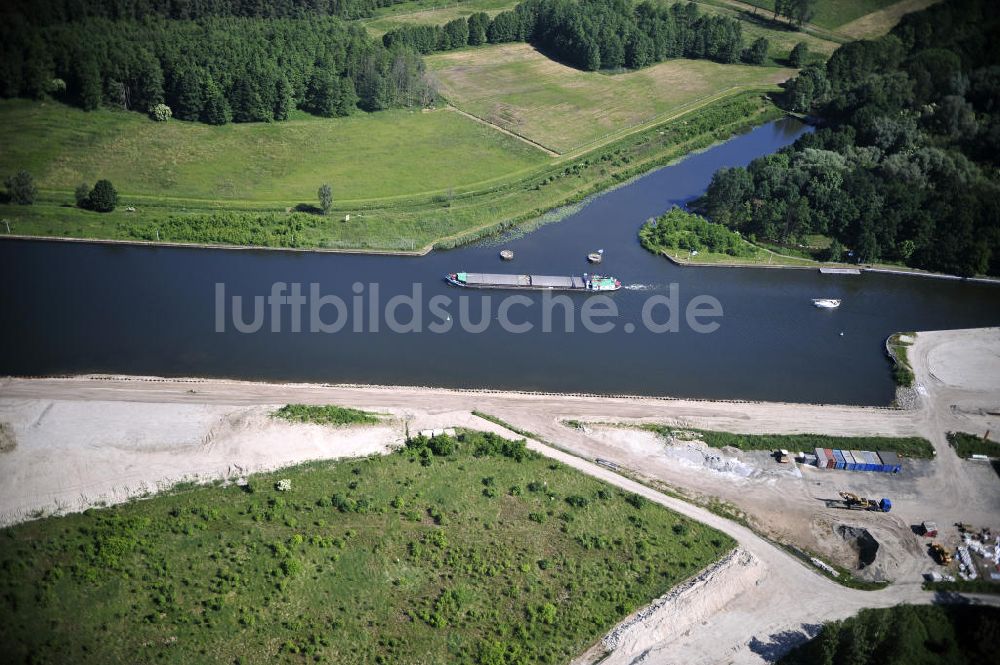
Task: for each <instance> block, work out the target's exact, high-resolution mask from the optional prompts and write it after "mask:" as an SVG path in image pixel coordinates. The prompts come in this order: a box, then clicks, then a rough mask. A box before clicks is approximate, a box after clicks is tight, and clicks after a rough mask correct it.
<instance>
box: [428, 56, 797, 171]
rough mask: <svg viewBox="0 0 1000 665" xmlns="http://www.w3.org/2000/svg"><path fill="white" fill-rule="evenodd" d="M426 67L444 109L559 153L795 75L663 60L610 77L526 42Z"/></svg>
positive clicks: (436, 59)
mask: <svg viewBox="0 0 1000 665" xmlns="http://www.w3.org/2000/svg"><path fill="white" fill-rule="evenodd" d="M427 64H428V68H429V69H430V70H431V71H432V72H433V75H434V78H435V81H436V82H437V84H438V88H439V90H440V92H441V94H442V96H444V97H445V98H446V99H447V100H448V101H449V102H450V103H451V104H454V105H455V106H456V107H458V108H460V109H461V110H463V111H466V112H468V113H471V114H472V115H475V116H476V117H479V118H482V119H484V120H486V121H487V122H489V123H491V124H494V125H497V126H498V127H503V128H504V129H507V130H509V131H512V132H515V133H517V134H519V135H521V136H525V137H527V138H529V139H531V140H532V141H535V142H537V143H539V144H541V145H543V146H545V147H547V148H549V149H551V150H554V151H555V152H559V153H566V152H569V151H572V150H575V149H579V148H581V147H585V146H586V145H587V144H589V143H592V142H595V141H598V140H600V139H602V138H604V137H607V136H609V135H614V134H615V133H616V132H620V131H622V130H625V129H628V128H629V127H633V126H636V125H641V124H643V123H647V122H650V121H652V120H654V119H655V118H656V117H658V116H665V115H669V114H670V113H672V112H677V111H681V110H684V109H685V108H687V107H689V106H691V105H693V104H697V103H698V102H700V101H702V100H705V99H706V98H711V97H712V96H713V95H716V94H719V93H721V92H724V91H728V90H732V89H734V88H735V89H739V88H741V87H765V88H766V87H769V86H775V88H774V89H775V90H777V87H776V84H777V83H779V82H781V81H784V80H785V79H787V78H789V77H791V76H792V75H793V74H794V71H793V70H791V69H785V68H775V67H749V66H746V65H722V64H719V63H715V62H711V61H708V60H669V61H667V62H662V63H659V64H656V65H653V66H651V67H647V68H645V69H641V70H638V71H633V72H628V73H624V74H616V75H613V76H610V75H607V74H602V73H598V72H584V71H580V70H578V69H574V68H572V67H568V66H566V65H563V64H561V63H558V62H556V61H554V60H551V59H549V58H547V57H546V56H544V55H542V54H541V53H539V52H538V51H536V50H535V49H534V48H533V47H532V46H530V45H528V44H504V45H498V46H491V47H488V48H482V49H474V50H466V51H459V52H453V53H438V54H434V55H432V56H429V57H427Z"/></svg>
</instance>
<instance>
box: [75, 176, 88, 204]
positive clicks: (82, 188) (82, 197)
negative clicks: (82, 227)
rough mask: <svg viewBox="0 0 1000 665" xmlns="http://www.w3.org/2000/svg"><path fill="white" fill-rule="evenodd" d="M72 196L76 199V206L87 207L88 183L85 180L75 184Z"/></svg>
mask: <svg viewBox="0 0 1000 665" xmlns="http://www.w3.org/2000/svg"><path fill="white" fill-rule="evenodd" d="M73 197H74V198H75V199H76V207H78V208H84V209H86V208H89V207H90V185H88V184H87V183H85V182H81V183H80V184H79V185H77V186H76V189H75V190H74V191H73Z"/></svg>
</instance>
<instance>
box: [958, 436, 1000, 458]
mask: <svg viewBox="0 0 1000 665" xmlns="http://www.w3.org/2000/svg"><path fill="white" fill-rule="evenodd" d="M948 443H949V444H951V447H952V448H954V449H955V454H956V455H958V456H959V457H964V458H969V457H972V456H973V455H986V456H987V457H993V458H1000V443H997V442H996V441H993V440H992V439H983V437H981V436H976V435H975V434H969V433H968V432H948Z"/></svg>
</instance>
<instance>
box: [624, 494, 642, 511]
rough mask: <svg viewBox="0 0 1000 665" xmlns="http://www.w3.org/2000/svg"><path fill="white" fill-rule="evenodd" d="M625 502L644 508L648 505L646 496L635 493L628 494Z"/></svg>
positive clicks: (634, 506)
mask: <svg viewBox="0 0 1000 665" xmlns="http://www.w3.org/2000/svg"><path fill="white" fill-rule="evenodd" d="M625 502H626V503H627V504H628V505H630V506H632V507H633V508H640V509H641V508H642V507H643V506H645V505H646V498H645V497H643V496H640V495H638V494H635V493H631V494H627V495H626V496H625Z"/></svg>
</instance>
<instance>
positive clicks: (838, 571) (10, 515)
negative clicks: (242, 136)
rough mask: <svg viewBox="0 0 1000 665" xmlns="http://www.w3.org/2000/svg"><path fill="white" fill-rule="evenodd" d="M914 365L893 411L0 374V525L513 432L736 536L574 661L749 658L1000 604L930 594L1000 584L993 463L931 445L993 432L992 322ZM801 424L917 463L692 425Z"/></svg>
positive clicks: (997, 364)
mask: <svg viewBox="0 0 1000 665" xmlns="http://www.w3.org/2000/svg"><path fill="white" fill-rule="evenodd" d="M910 360H911V363H912V366H913V370H914V372H915V375H916V382H915V389H914V391H913V392H914V395H913V400H912V404H913V407H912V408H909V409H902V408H884V407H883V408H875V407H853V406H834V405H809V404H786V403H768V402H719V401H699V400H684V399H655V398H608V397H598V396H594V397H587V396H563V395H552V394H539V393H514V392H498V391H458V390H444V389H425V388H390V387H365V386H323V385H311V384H265V383H249V382H238V381H213V380H194V379H193V380H177V379H155V378H142V377H107V376H102V377H77V378H65V379H60V378H52V379H13V378H10V379H5V380H4V381H3V383H2V386H0V421H2V422H4V423H7V426H6V427H5V428H4V431H3V437H4V439H3V450H4V452H3V453H2V454H0V472H2V473H3V477H4V478H5V483H4V484H3V485H2V486H0V520H2V522H3V524H5V525H6V524H13V523H17V522H22V521H25V520H28V519H35V518H38V517H43V516H46V515H50V514H59V513H67V512H76V511H80V510H84V509H86V508H88V507H91V506H96V505H108V504H114V503H121V502H124V501H128V500H131V499H133V498H136V497H142V496H148V495H149V494H150V493H153V492H156V491H159V490H161V489H164V488H168V487H170V486H171V485H172V484H174V483H176V482H179V481H182V480H189V481H190V480H195V481H199V482H206V481H211V480H217V479H237V478H240V477H244V476H246V475H247V474H250V473H254V472H258V471H262V470H265V469H273V468H279V467H281V466H286V465H290V464H295V463H298V462H302V461H306V460H311V459H329V458H335V457H341V456H362V455H372V454H379V453H384V452H386V451H389V450H392V449H393V448H394V447H397V446H399V445H401V444H402V443H403V442H404V441H405V440H406V437H407V435H408V433H412V432H420V431H430V432H437V431H443V430H445V429H446V428H453V427H458V428H470V429H478V430H484V431H490V432H494V433H497V434H500V435H501V436H505V437H509V438H511V439H518V438H526V439H527V441H528V447H529V449H532V450H535V451H537V452H539V453H541V454H543V455H545V456H547V457H550V458H551V459H553V460H554V461H558V462H561V463H563V464H567V465H570V466H572V467H574V468H576V469H579V470H581V471H583V472H584V473H587V474H589V475H591V476H593V477H596V478H599V479H601V480H603V481H605V482H607V483H610V484H612V485H615V486H617V487H619V488H621V489H623V490H626V491H629V492H634V493H635V494H638V495H640V496H643V497H645V498H646V499H648V500H650V501H654V502H656V503H659V504H661V505H663V506H666V507H668V508H670V509H671V510H674V511H676V512H678V513H680V514H682V515H685V516H687V517H689V518H691V519H694V520H697V521H699V522H701V523H704V524H706V525H708V526H711V527H713V528H716V529H718V530H720V531H722V532H724V533H726V534H727V535H729V536H730V537H732V538H734V539H735V540H736V542H737V547H736V549H735V550H733V551H732V553H731V554H730V555H729V556H727V557H725V558H724V559H723V560H721V561H719V562H717V563H716V564H714V565H712V566H710V567H709V568H707V569H705V570H703V571H701V573H699V574H698V575H696V576H694V577H692V578H691V579H690V580H688V581H687V582H685V583H684V584H681V585H680V586H678V587H676V588H675V589H673V590H671V591H670V592H669V593H668V594H667V595H665V596H663V597H662V598H660V599H658V600H657V601H655V602H654V603H653V604H652V605H650V606H648V607H646V608H643V609H641V610H639V611H638V612H636V613H634V614H633V615H632V616H630V617H628V618H627V619H625V620H624V621H623V622H622V623H621V624H620V625H619V626H617V627H616V628H615V629H614V630H613V631H611V632H610V633H608V634H607V635H606V636H605V638H604V639H603V640H601V641H600V642H599V643H598V644H595V645H594V647H593V648H592V649H591V650H589V651H588V652H587V653H585V654H581V656H580V658H579V659H578V662H580V663H590V662H597V661H601V662H603V663H633V662H639V661H642V660H646V661H647V662H678V663H681V662H683V663H718V662H746V663H759V662H765V661H770V660H773V659H774V657H775V654H780V653H783V652H785V651H787V650H788V649H789V648H791V647H792V646H794V645H795V644H800V643H802V642H804V641H805V640H807V639H809V638H810V637H812V636H814V635H815V634H816V632H817V630H818V627H819V626H820V625H822V623H823V622H826V621H830V620H834V619H842V618H846V617H848V616H851V615H853V614H855V613H856V612H858V611H859V610H860V609H862V608H869V607H871V608H875V607H891V606H894V605H897V604H900V603H932V602H935V603H936V602H963V603H980V604H990V605H1000V595H997V594H996V593H995V590H996V589H997V587H992V586H987V587H983V586H977V587H975V588H969V589H960V590H949V589H947V588H941V589H936V588H934V587H933V586H926V585H927V584H928V582H930V583H931V584H933V583H934V582H939V583H943V584H947V583H949V581H951V580H953V581H954V584H960V583H966V584H978V585H994V584H997V585H998V586H1000V583H998V582H997V581H996V577H997V573H998V570H997V562H998V557H997V554H998V540H997V534H1000V478H998V476H997V473H996V471H995V466H994V464H992V463H990V461H980V460H974V459H961V458H959V457H958V456H957V455H956V454H955V452H954V450H953V449H952V448H951V447H950V446H949V443H948V439H947V433H948V432H955V431H960V432H967V433H970V434H974V435H976V436H978V437H983V436H984V435H985V433H986V432H987V431H992V432H996V431H1000V403H998V401H997V400H998V399H1000V329H997V328H990V329H975V330H962V331H946V332H928V333H924V332H921V333H918V334H917V336H916V340H915V343H914V344H913V346H912V347H911V348H910ZM291 402H295V403H303V404H338V405H342V406H349V407H353V408H358V409H368V410H371V411H376V412H379V413H382V414H385V416H386V419H385V420H384V421H383V422H381V423H379V424H377V425H372V426H368V427H359V428H351V429H349V430H345V431H343V432H340V433H338V432H339V430H337V429H326V428H323V427H321V426H318V425H310V424H288V423H281V422H277V421H275V420H274V419H273V418H270V417H269V416H268V414H269V413H270V411H272V410H273V408H274V405H281V404H285V403H291ZM84 413H86V414H87V418H82V417H81V415H82V414H84ZM178 423H184V426H183V427H178V425H177V424H178ZM651 425H657V426H661V427H668V428H669V430H670V432H671V433H672V434H671V435H670V436H664V435H663V434H662V433H660V431H652V430H651V429H650V428H649V426H651ZM817 430H818V431H819V432H822V433H823V434H826V435H831V436H837V437H876V436H877V437H923V438H925V439H926V440H927V441H929V442H930V444H931V445H932V446H933V455H932V456H931V458H930V459H914V458H910V457H906V456H899V459H898V460H894V459H893V458H892V456H891V455H886V456H883V455H882V453H883V452H887V451H879V450H876V451H869V452H874V453H876V455H877V457H878V464H879V465H881V466H882V467H883V468H882V469H881V470H870V471H867V472H866V471H859V470H858V469H857V464H858V458H859V457H860V458H861V459H863V460H865V463H872V464H874V461H871V458H870V457H868V456H865V455H863V454H861V455H857V454H855V453H854V452H851V451H853V450H854V447H853V446H847V445H845V446H844V447H845V448H847V449H848V451H849V452H851V458H852V459H853V460H854V462H853V463H854V464H855V470H853V471H851V470H848V468H847V466H846V465H847V459H846V457H845V458H844V460H845V461H844V467H843V468H842V469H837V468H836V466H834V467H833V468H830V467H829V466H828V465H825V464H824V465H822V466H817V460H818V459H819V457H820V456H819V455H817V451H816V450H815V448H813V449H811V450H802V451H799V450H778V449H775V450H738V449H736V448H713V447H710V446H708V445H707V444H706V443H705V442H704V440H703V437H702V436H701V435H700V434H699V432H705V431H715V432H733V433H743V434H756V435H770V434H803V433H816V432H817ZM873 447H874V446H873ZM841 452H842V451H841ZM859 452H864V451H859ZM823 453H824V454H823V457H824V458H825V459H829V458H828V457H826V455H825V449H824V451H823ZM809 455H811V456H812V457H811V458H810V457H809ZM833 459H834V460H836V456H835V455H834V456H833ZM896 462H898V469H897V468H896V466H897V464H896ZM887 466H888V467H889V468H888V469H886V468H885V467H887ZM991 590H993V593H992V594H991V593H982V592H983V591H987V592H989V591H991ZM761 607H767V608H768V611H767V612H760V611H759V608H761Z"/></svg>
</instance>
